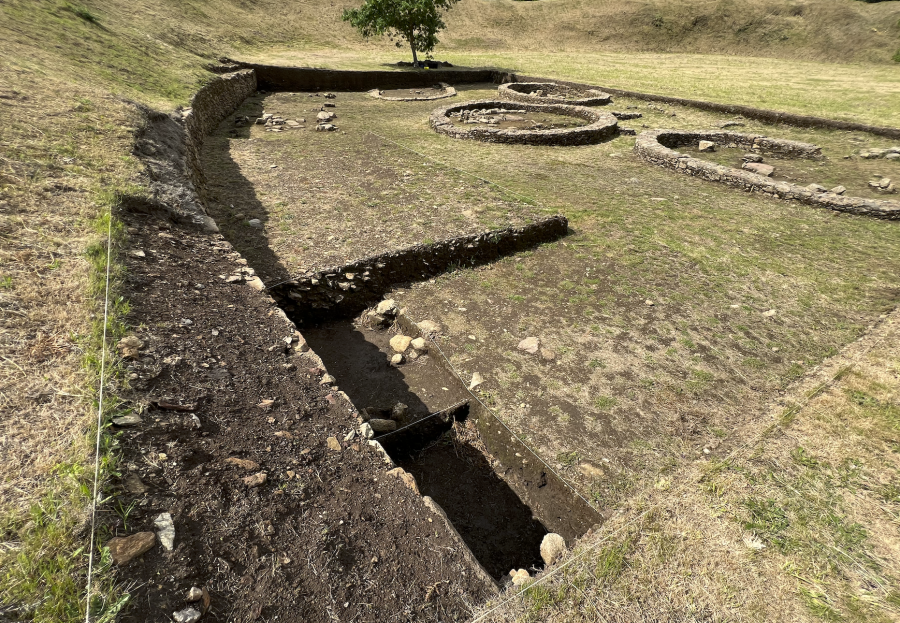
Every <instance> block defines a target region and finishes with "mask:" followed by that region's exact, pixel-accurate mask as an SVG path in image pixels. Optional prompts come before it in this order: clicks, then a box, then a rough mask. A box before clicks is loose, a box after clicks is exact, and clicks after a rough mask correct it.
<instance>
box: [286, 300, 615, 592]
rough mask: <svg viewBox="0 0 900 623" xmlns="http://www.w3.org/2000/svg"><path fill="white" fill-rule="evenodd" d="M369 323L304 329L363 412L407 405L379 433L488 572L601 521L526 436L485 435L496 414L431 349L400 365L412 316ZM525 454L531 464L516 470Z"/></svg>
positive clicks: (530, 561) (501, 575)
mask: <svg viewBox="0 0 900 623" xmlns="http://www.w3.org/2000/svg"><path fill="white" fill-rule="evenodd" d="M367 322H368V321H367V318H366V316H361V317H358V318H356V319H353V320H341V321H334V322H329V323H323V324H319V325H316V326H313V327H307V328H306V329H305V330H304V337H305V338H306V340H307V343H308V344H309V346H310V347H311V348H312V349H313V350H314V351H315V352H316V354H317V355H318V356H319V357H320V358H321V359H322V361H323V363H324V364H325V366H326V368H327V369H328V371H329V373H330V374H331V375H332V376H334V377H335V382H336V384H337V386H338V387H339V388H340V390H342V391H343V392H344V393H346V394H347V396H348V397H349V398H350V400H351V401H352V402H353V404H354V405H355V406H356V407H357V409H358V410H359V411H360V413H361V414H362V418H363V419H366V418H369V417H376V418H379V419H381V418H391V417H392V413H391V412H392V410H393V409H394V406H395V405H397V404H398V403H401V404H402V405H405V406H406V409H405V414H404V415H402V416H400V417H397V416H396V415H394V416H393V417H394V419H395V420H397V424H396V425H397V429H396V430H395V431H391V432H385V433H381V434H376V435H375V439H376V440H377V441H378V442H379V443H381V445H382V446H383V447H384V448H385V450H386V451H387V453H388V454H389V455H390V457H391V458H392V460H393V461H394V462H395V463H396V464H397V465H398V466H400V467H402V468H403V469H404V470H406V471H407V472H408V473H410V474H412V475H413V476H414V477H415V480H416V483H417V485H418V489H419V492H420V493H421V494H422V495H427V496H430V497H431V498H432V499H433V500H434V501H435V502H437V503H438V504H439V505H440V506H441V507H442V508H443V509H444V511H445V512H446V514H447V516H448V518H449V520H450V521H451V522H452V524H453V526H454V527H455V528H456V530H457V531H458V532H459V534H460V536H461V537H462V539H463V541H464V542H465V543H466V545H467V546H468V547H469V549H470V550H471V551H472V553H473V554H474V556H475V557H476V559H477V560H478V561H479V563H481V565H482V566H483V567H484V569H485V570H486V571H487V572H488V574H490V576H491V577H493V578H494V579H495V580H497V581H498V582H500V583H501V584H502V583H503V582H504V581H506V580H508V579H509V575H508V574H509V572H510V570H515V569H520V568H525V569H529V570H538V569H541V568H542V567H543V561H542V560H541V557H540V544H541V540H542V539H543V537H544V535H546V534H547V533H548V532H557V533H559V534H562V536H563V537H564V538H565V539H566V541H567V543H568V544H569V545H571V544H572V543H573V542H574V541H575V540H576V539H577V538H578V537H580V536H582V535H583V534H584V533H585V532H586V531H587V530H588V529H590V528H591V527H592V526H593V525H595V524H597V523H599V522H600V521H601V520H602V518H601V517H600V515H599V514H598V513H597V512H596V511H594V510H593V509H592V508H591V507H590V506H588V505H587V504H586V503H585V502H584V501H583V500H581V499H580V498H578V497H577V496H576V495H574V494H573V492H572V491H571V490H569V489H568V488H567V486H566V485H565V484H564V483H563V482H562V481H560V480H559V479H558V478H557V477H556V476H555V475H553V474H552V473H551V472H549V470H547V469H545V468H544V466H542V465H541V463H540V460H539V459H538V458H537V457H536V456H534V455H533V454H531V452H530V450H528V449H527V448H526V447H525V446H524V444H522V443H521V442H519V441H517V440H516V439H515V438H514V437H512V436H510V437H509V438H507V439H504V443H498V442H499V440H496V439H495V440H490V439H486V438H485V437H484V436H483V435H482V430H483V429H487V430H488V431H490V430H491V429H492V428H493V429H495V430H497V429H498V428H500V423H499V420H498V421H492V420H495V418H494V417H493V415H492V414H490V413H489V412H487V410H486V409H485V408H484V407H483V406H482V405H480V403H478V402H477V401H476V400H474V397H473V396H472V395H471V394H470V393H469V391H468V390H467V389H466V388H465V386H464V385H463V384H462V383H461V382H460V381H459V379H458V378H457V377H456V376H455V375H454V374H453V373H452V371H451V370H449V369H448V368H447V367H446V365H445V362H444V360H443V357H442V355H440V353H439V351H437V349H436V348H434V347H433V346H430V347H429V348H428V350H427V352H424V353H423V354H421V355H420V356H418V357H417V358H416V359H415V360H413V361H407V362H405V363H404V364H402V365H394V364H392V363H391V362H390V359H391V357H392V356H393V355H394V354H396V353H395V352H394V351H393V350H392V348H391V346H390V339H391V338H392V337H394V336H395V335H397V334H398V333H399V332H405V333H406V334H407V335H411V334H413V333H414V332H415V325H414V324H413V323H411V322H410V321H409V320H407V319H405V318H404V317H402V316H401V317H400V318H398V319H397V322H396V323H395V324H394V325H393V327H392V328H391V329H380V328H373V327H371V326H368V324H367ZM429 344H432V345H433V342H430V341H429ZM400 411H401V412H402V411H404V410H403V409H401V410H400ZM395 413H396V412H395ZM492 449H493V450H494V451H492ZM494 452H497V454H495V453H494ZM522 457H528V458H526V459H524V461H525V463H526V467H529V466H528V465H527V464H528V463H531V464H532V465H531V466H530V467H532V468H535V467H536V468H537V469H536V470H534V469H531V470H529V469H526V470H522V469H521V467H522V465H521V463H522V462H523V458H522ZM534 471H536V473H531V472H534Z"/></svg>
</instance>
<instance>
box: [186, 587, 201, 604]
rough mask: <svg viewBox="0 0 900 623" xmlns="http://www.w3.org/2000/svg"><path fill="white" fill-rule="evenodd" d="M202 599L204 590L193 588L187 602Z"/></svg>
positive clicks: (189, 592)
mask: <svg viewBox="0 0 900 623" xmlns="http://www.w3.org/2000/svg"><path fill="white" fill-rule="evenodd" d="M201 597H203V589H200V588H197V587H196V586H192V587H191V590H189V591H188V594H187V597H186V598H185V601H200V598H201Z"/></svg>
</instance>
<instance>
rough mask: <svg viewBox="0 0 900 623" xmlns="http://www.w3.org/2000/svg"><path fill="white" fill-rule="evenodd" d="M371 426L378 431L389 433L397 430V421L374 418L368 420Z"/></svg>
mask: <svg viewBox="0 0 900 623" xmlns="http://www.w3.org/2000/svg"><path fill="white" fill-rule="evenodd" d="M368 424H369V426H370V427H371V428H372V430H373V431H375V432H376V433H389V432H391V431H395V430H397V422H395V421H394V420H382V419H380V418H372V419H371V420H369V422H368Z"/></svg>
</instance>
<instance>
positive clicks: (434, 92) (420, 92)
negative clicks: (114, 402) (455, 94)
mask: <svg viewBox="0 0 900 623" xmlns="http://www.w3.org/2000/svg"><path fill="white" fill-rule="evenodd" d="M444 94H445V91H444V88H443V87H438V88H435V87H432V88H430V89H390V90H388V91H381V95H382V96H383V97H402V98H414V97H415V98H426V97H439V96H441V95H444Z"/></svg>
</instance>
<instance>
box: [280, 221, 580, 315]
mask: <svg viewBox="0 0 900 623" xmlns="http://www.w3.org/2000/svg"><path fill="white" fill-rule="evenodd" d="M568 226H569V222H568V220H566V218H565V217H563V216H553V217H550V218H547V219H544V220H542V221H539V222H537V223H532V224H531V225H526V226H524V227H508V228H506V229H500V230H496V231H491V232H486V233H482V234H474V235H471V236H463V237H460V238H452V239H450V240H443V241H440V242H435V243H433V244H428V245H424V244H423V245H416V246H414V247H409V248H406V249H402V250H400V251H392V252H389V253H384V254H381V255H376V256H374V257H369V258H365V259H362V260H358V261H356V262H352V263H350V264H346V265H344V266H340V267H335V268H329V269H326V270H322V271H319V272H317V273H314V274H311V275H307V276H305V277H303V278H299V279H296V280H294V281H291V282H288V283H283V284H277V285H275V286H273V287H271V288H270V292H271V293H272V295H273V296H274V297H275V298H276V299H277V300H278V301H279V304H280V305H281V306H282V307H283V308H284V309H286V310H288V311H289V312H290V313H291V315H292V317H293V318H295V319H297V320H302V321H306V322H315V321H318V320H321V319H324V318H335V317H338V316H341V315H352V314H355V313H358V312H360V311H362V310H363V309H365V308H366V307H369V306H370V305H372V304H374V303H376V302H378V301H379V300H380V299H381V297H382V296H383V295H384V293H385V292H387V291H389V290H390V289H391V288H392V287H394V286H395V285H396V284H401V283H410V282H414V281H422V280H424V279H428V278H430V277H434V276H435V275H438V274H440V273H442V272H445V271H446V270H447V269H449V268H450V267H451V266H454V265H459V266H477V265H479V264H486V263H488V262H493V261H496V260H497V259H499V258H501V257H503V256H504V255H510V254H512V253H516V252H518V251H524V250H526V249H530V248H532V247H535V246H537V245H539V244H541V243H544V242H551V241H553V240H557V239H559V238H561V237H563V236H565V235H566V233H567V232H568Z"/></svg>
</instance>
